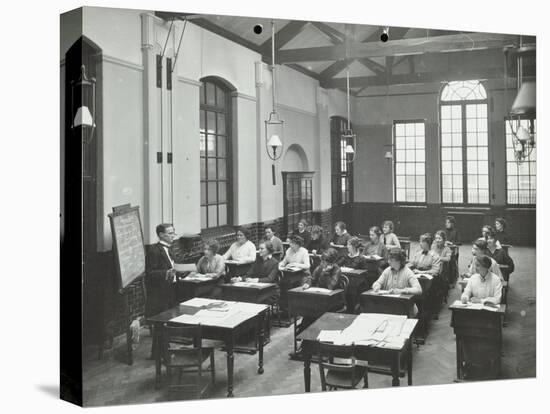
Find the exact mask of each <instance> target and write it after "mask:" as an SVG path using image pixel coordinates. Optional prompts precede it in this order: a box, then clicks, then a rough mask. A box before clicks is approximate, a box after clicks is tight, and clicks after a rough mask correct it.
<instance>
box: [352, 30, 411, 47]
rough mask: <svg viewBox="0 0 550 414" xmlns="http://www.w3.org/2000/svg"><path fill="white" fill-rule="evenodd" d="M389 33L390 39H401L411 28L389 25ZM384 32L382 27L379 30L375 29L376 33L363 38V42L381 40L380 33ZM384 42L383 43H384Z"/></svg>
mask: <svg viewBox="0 0 550 414" xmlns="http://www.w3.org/2000/svg"><path fill="white" fill-rule="evenodd" d="M389 29H390V30H389V34H390V39H389V40H399V39H403V37H404V36H405V35H406V34H407V32H408V31H409V29H410V28H408V27H391V26H389ZM381 33H382V28H380V29H379V30H375V31H374V33H371V34H370V35H369V36H368V37H367V38H366V39H365V40H363V43H369V42H379V43H382V42H381V41H380V34H381ZM382 44H383V43H382Z"/></svg>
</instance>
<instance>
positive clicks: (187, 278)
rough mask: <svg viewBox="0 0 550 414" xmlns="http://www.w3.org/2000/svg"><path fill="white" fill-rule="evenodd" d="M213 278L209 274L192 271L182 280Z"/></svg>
mask: <svg viewBox="0 0 550 414" xmlns="http://www.w3.org/2000/svg"><path fill="white" fill-rule="evenodd" d="M212 279H213V278H212V277H210V276H206V275H203V274H202V273H193V274H190V275H188V276H187V277H186V278H185V279H183V280H212Z"/></svg>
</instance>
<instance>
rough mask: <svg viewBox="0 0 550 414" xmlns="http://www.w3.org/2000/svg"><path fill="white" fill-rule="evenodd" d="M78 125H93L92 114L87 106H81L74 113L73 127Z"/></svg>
mask: <svg viewBox="0 0 550 414" xmlns="http://www.w3.org/2000/svg"><path fill="white" fill-rule="evenodd" d="M79 126H88V127H92V126H94V120H93V118H92V114H91V113H90V110H89V109H88V107H87V106H81V107H80V108H78V109H77V111H76V115H75V117H74V121H73V128H76V127H79Z"/></svg>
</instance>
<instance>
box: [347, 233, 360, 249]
mask: <svg viewBox="0 0 550 414" xmlns="http://www.w3.org/2000/svg"><path fill="white" fill-rule="evenodd" d="M348 244H349V245H351V246H353V247H354V248H355V249H359V248H360V247H361V246H362V244H363V240H361V239H360V238H359V237H357V236H353V237H352V238H350V239H349V240H348Z"/></svg>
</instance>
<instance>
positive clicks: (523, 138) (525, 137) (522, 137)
mask: <svg viewBox="0 0 550 414" xmlns="http://www.w3.org/2000/svg"><path fill="white" fill-rule="evenodd" d="M516 136H517V137H518V139H519V141H520V142H527V141H529V140H530V139H531V134H529V131H527V129H526V128H525V127H523V126H520V127H519V128H518V132H517V133H516Z"/></svg>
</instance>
